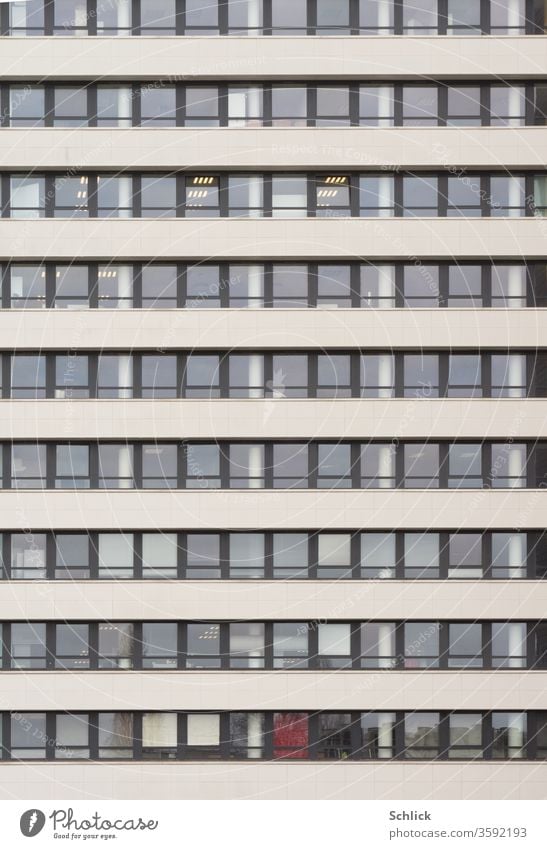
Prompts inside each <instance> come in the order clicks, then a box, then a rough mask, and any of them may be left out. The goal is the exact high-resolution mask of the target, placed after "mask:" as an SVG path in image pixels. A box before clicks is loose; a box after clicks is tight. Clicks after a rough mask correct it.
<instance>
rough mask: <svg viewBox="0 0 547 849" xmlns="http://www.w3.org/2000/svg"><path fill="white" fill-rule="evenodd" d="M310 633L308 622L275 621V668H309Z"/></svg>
mask: <svg viewBox="0 0 547 849" xmlns="http://www.w3.org/2000/svg"><path fill="white" fill-rule="evenodd" d="M308 633H309V632H308V624H307V623H306V622H274V624H273V657H274V661H273V663H274V669H307V667H308Z"/></svg>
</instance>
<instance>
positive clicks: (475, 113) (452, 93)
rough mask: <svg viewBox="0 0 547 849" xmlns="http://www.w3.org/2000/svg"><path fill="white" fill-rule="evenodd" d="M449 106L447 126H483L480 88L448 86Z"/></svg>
mask: <svg viewBox="0 0 547 849" xmlns="http://www.w3.org/2000/svg"><path fill="white" fill-rule="evenodd" d="M449 2H450V0H449ZM467 2H469V0H467ZM447 104H448V108H447V112H448V114H447V119H446V123H447V126H449V127H480V126H481V124H482V119H481V89H480V86H468V85H465V86H453V85H449V86H447Z"/></svg>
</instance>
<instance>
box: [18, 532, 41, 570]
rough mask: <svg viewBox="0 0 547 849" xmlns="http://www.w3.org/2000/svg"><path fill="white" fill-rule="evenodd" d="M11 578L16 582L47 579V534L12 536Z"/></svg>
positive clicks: (29, 533)
mask: <svg viewBox="0 0 547 849" xmlns="http://www.w3.org/2000/svg"><path fill="white" fill-rule="evenodd" d="M11 577H12V579H15V580H18V579H20V580H28V579H31V580H32V579H36V578H45V577H46V535H45V534H35V533H31V532H28V533H27V534H12V535H11Z"/></svg>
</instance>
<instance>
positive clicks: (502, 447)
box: [490, 442, 527, 489]
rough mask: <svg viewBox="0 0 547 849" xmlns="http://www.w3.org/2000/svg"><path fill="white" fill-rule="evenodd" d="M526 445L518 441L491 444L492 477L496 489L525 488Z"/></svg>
mask: <svg viewBox="0 0 547 849" xmlns="http://www.w3.org/2000/svg"><path fill="white" fill-rule="evenodd" d="M526 455H527V451H526V445H524V444H522V443H520V444H519V443H518V442H507V443H500V444H496V443H494V444H493V445H492V446H491V462H492V467H491V472H490V479H491V484H492V487H494V488H495V489H500V488H501V489H510V488H515V489H523V488H524V487H525V486H526V469H527V456H526Z"/></svg>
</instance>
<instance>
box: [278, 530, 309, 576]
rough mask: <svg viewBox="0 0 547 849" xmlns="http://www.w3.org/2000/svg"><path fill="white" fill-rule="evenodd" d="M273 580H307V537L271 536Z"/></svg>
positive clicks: (295, 534) (299, 534) (298, 535)
mask: <svg viewBox="0 0 547 849" xmlns="http://www.w3.org/2000/svg"><path fill="white" fill-rule="evenodd" d="M272 537H273V576H274V578H279V579H286V578H307V577H308V566H309V552H308V535H307V534H302V533H282V534H272Z"/></svg>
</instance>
